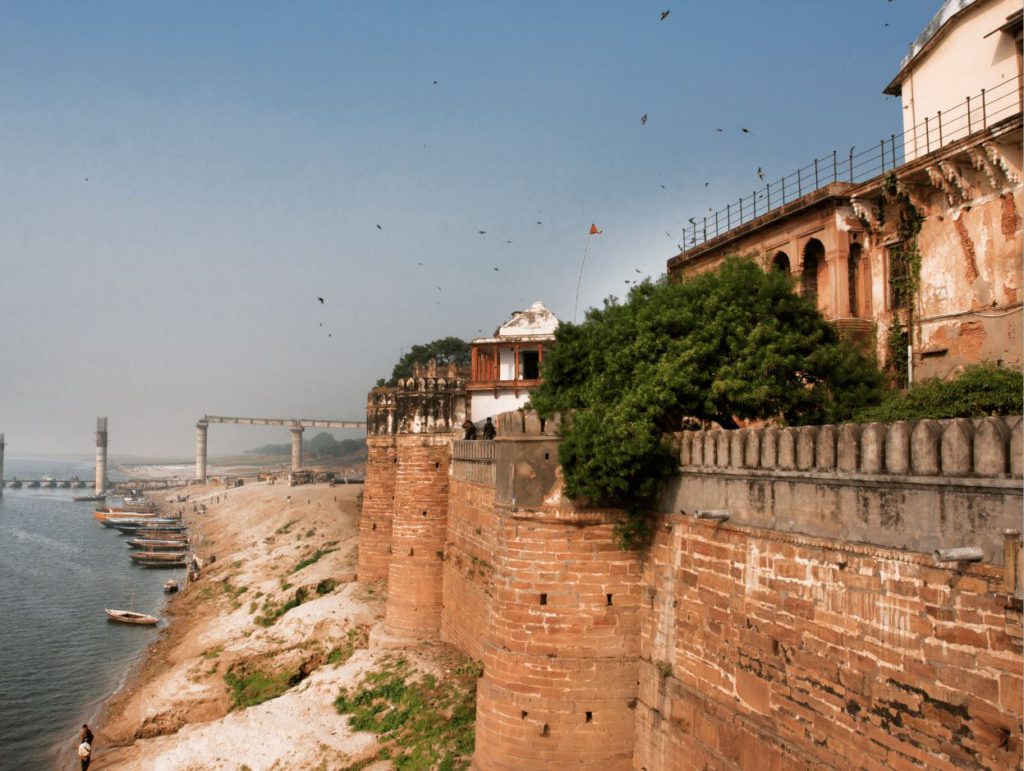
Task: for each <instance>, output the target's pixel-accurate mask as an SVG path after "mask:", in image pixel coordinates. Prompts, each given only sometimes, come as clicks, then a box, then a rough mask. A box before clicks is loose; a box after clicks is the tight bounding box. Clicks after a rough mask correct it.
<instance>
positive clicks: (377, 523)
mask: <svg viewBox="0 0 1024 771" xmlns="http://www.w3.org/2000/svg"><path fill="white" fill-rule="evenodd" d="M366 450H367V458H366V484H365V485H364V486H363V511H362V515H361V516H360V518H359V580H360V581H376V580H377V579H380V578H387V576H388V563H389V560H390V558H391V519H392V515H393V513H394V508H395V474H396V472H397V470H398V455H397V453H396V451H395V437H394V436H368V437H366Z"/></svg>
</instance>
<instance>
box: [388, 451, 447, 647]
mask: <svg viewBox="0 0 1024 771" xmlns="http://www.w3.org/2000/svg"><path fill="white" fill-rule="evenodd" d="M395 442H396V445H395V446H396V450H397V453H398V470H397V472H396V474H395V509H394V512H395V514H394V521H393V524H392V528H391V562H390V567H389V570H388V603H387V610H386V613H385V619H384V631H385V633H386V634H387V635H388V636H390V637H392V638H398V639H409V640H423V639H437V638H438V636H439V635H440V630H441V574H442V566H443V564H444V562H443V558H444V543H445V530H446V526H447V525H446V523H447V519H448V464H449V445H450V444H451V437H450V436H448V435H446V434H399V435H398V436H397V438H396V440H395Z"/></svg>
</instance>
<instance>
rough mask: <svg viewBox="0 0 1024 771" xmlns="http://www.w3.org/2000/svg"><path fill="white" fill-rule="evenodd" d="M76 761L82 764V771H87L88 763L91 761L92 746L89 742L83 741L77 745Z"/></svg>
mask: <svg viewBox="0 0 1024 771" xmlns="http://www.w3.org/2000/svg"><path fill="white" fill-rule="evenodd" d="M78 759H79V760H80V761H81V763H82V771H88V769H89V761H91V760H92V745H91V744H90V743H89V742H87V741H83V742H82V743H81V744H79V745H78Z"/></svg>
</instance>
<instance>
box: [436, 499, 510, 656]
mask: <svg viewBox="0 0 1024 771" xmlns="http://www.w3.org/2000/svg"><path fill="white" fill-rule="evenodd" d="M450 485H451V487H450V492H449V504H448V534H447V543H446V545H445V561H444V582H443V596H442V601H443V611H442V614H441V639H442V640H443V641H444V642H446V643H451V644H452V645H454V646H455V647H456V648H458V649H459V650H462V651H465V652H466V653H467V654H468V655H469V656H471V657H472V658H474V659H477V660H479V659H482V658H483V641H484V637H485V636H486V635H487V634H488V632H489V629H490V618H489V614H490V610H491V595H492V592H493V586H492V584H493V578H494V565H493V560H494V541H495V529H496V527H497V518H496V515H495V512H494V485H488V484H478V483H474V482H466V481H461V480H458V479H452V480H451V482H450Z"/></svg>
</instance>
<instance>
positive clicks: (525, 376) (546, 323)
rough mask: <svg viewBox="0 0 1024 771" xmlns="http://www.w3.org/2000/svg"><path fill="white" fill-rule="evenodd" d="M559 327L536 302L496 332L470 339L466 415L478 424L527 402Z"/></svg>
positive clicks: (538, 381)
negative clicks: (470, 363)
mask: <svg viewBox="0 0 1024 771" xmlns="http://www.w3.org/2000/svg"><path fill="white" fill-rule="evenodd" d="M556 329H558V319H557V318H556V317H555V314H553V313H552V312H551V311H549V310H548V309H547V308H545V307H544V303H542V302H539V301H538V302H535V303H534V304H533V305H531V306H530V307H529V308H527V309H526V310H525V311H516V312H515V313H513V314H512V318H510V319H509V320H508V321H506V322H505V323H504V324H502V325H501V326H500V327H498V329H497V330H496V331H495V333H494V336H493V337H478V338H475V339H474V340H473V341H472V342H471V346H472V356H473V359H472V375H471V377H470V381H469V383H468V385H467V389H468V391H469V396H470V406H469V414H470V417H471V419H472V421H473V422H474V423H476V424H477V426H481V425H483V423H484V422H485V421H486V419H487V418H489V417H493V416H495V415H497V414H498V413H499V412H508V411H510V410H515V409H518V408H519V407H522V406H523V405H524V404H526V402H527V400H528V399H529V398H530V389H531V388H535V387H536V386H538V385H540V365H541V362H542V361H544V351H545V348H546V347H550V345H551V343H552V342H553V341H554V339H555V330H556Z"/></svg>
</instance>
